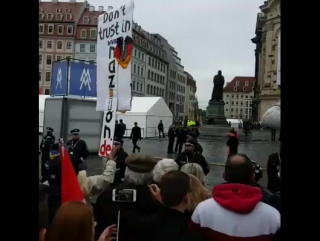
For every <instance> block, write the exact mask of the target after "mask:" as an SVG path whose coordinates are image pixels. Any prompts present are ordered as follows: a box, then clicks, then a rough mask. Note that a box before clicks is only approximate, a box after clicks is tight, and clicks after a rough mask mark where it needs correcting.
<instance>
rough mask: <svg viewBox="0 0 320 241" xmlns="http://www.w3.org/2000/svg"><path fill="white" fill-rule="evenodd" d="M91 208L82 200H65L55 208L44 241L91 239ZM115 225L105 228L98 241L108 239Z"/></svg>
mask: <svg viewBox="0 0 320 241" xmlns="http://www.w3.org/2000/svg"><path fill="white" fill-rule="evenodd" d="M95 225H96V223H95V222H94V219H93V213H92V209H91V208H90V207H89V206H88V205H87V204H85V203H82V202H67V203H65V204H63V205H61V206H60V208H59V209H58V210H57V212H56V214H55V216H54V219H53V222H52V224H51V226H50V229H49V232H48V236H47V238H46V241H58V240H59V241H92V240H94V234H95V232H94V228H95ZM116 232H117V230H116V226H115V225H111V226H109V227H107V228H106V229H105V231H104V232H103V233H102V234H101V236H100V238H99V240H98V241H110V240H111V236H112V235H114V234H115V233H116Z"/></svg>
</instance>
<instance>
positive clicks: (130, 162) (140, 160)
mask: <svg viewBox="0 0 320 241" xmlns="http://www.w3.org/2000/svg"><path fill="white" fill-rule="evenodd" d="M156 164H157V161H156V160H155V159H154V158H153V157H151V156H140V155H137V156H136V155H129V156H128V157H127V159H126V165H127V167H128V168H129V169H130V170H131V171H134V172H137V173H147V172H151V171H152V170H153V168H154V166H155V165H156Z"/></svg>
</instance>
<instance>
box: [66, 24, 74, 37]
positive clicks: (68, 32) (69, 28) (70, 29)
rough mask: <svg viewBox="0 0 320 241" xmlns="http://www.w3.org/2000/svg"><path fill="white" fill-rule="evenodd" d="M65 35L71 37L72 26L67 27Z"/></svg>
mask: <svg viewBox="0 0 320 241" xmlns="http://www.w3.org/2000/svg"><path fill="white" fill-rule="evenodd" d="M67 34H68V35H72V34H73V26H68V27H67Z"/></svg>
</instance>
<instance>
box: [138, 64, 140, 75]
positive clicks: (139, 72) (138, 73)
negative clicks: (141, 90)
mask: <svg viewBox="0 0 320 241" xmlns="http://www.w3.org/2000/svg"><path fill="white" fill-rule="evenodd" d="M138 75H140V66H138Z"/></svg>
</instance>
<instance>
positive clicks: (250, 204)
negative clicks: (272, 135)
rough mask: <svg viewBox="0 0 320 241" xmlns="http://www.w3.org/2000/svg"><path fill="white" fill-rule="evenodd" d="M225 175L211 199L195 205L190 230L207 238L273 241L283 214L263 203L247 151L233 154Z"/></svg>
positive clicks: (218, 240)
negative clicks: (245, 153)
mask: <svg viewBox="0 0 320 241" xmlns="http://www.w3.org/2000/svg"><path fill="white" fill-rule="evenodd" d="M223 178H224V180H225V181H226V183H223V184H220V185H216V186H214V188H213V190H212V198H210V199H208V200H206V201H204V202H201V203H200V204H199V205H198V206H197V207H196V209H195V211H194V213H193V215H192V218H191V222H190V230H191V231H192V232H193V233H195V234H196V235H197V236H199V238H201V239H202V240H204V241H209V240H210V241H211V240H215V241H224V240H231V239H232V240H235V239H242V240H246V239H248V240H261V239H262V240H272V238H273V236H274V234H275V233H276V232H277V231H278V230H279V229H280V213H279V212H278V211H277V210H276V209H275V208H273V207H271V206H270V205H268V204H265V203H263V202H261V198H262V194H261V190H260V189H259V188H256V187H253V186H251V184H252V182H253V181H254V169H253V166H252V163H251V160H250V159H249V158H248V157H247V156H246V155H244V154H235V155H231V156H230V157H229V158H228V159H227V161H226V164H225V170H224V173H223Z"/></svg>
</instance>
